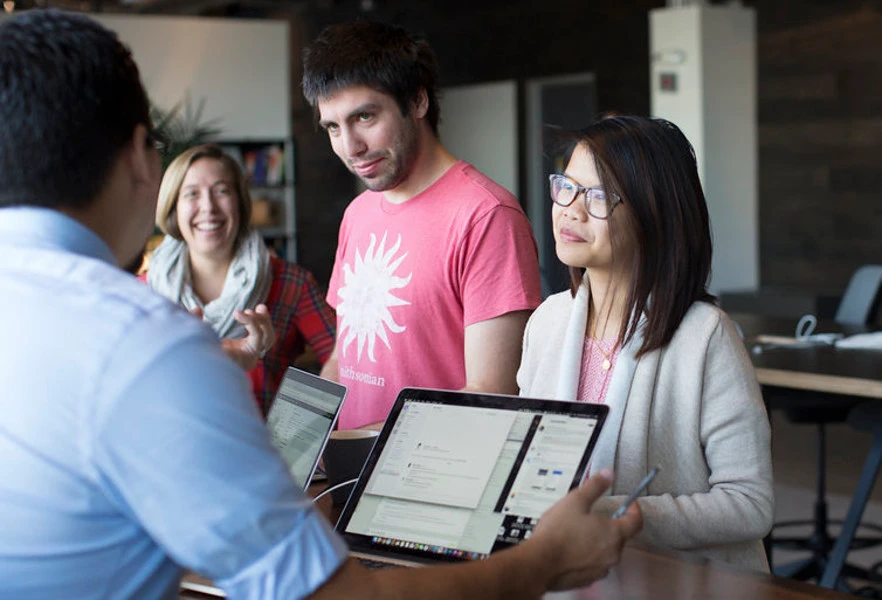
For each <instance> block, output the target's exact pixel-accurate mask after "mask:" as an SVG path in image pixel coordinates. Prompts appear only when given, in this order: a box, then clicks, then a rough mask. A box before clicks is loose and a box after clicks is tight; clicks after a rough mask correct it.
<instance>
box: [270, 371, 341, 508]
mask: <svg viewBox="0 0 882 600" xmlns="http://www.w3.org/2000/svg"><path fill="white" fill-rule="evenodd" d="M345 398H346V387H345V386H342V385H340V384H338V383H334V382H333V381H328V380H327V379H322V378H321V377H318V376H316V375H313V374H311V373H307V372H306V371H301V370H299V369H295V368H294V367H288V370H287V371H285V376H284V378H283V379H282V383H281V385H280V386H279V391H278V392H276V397H275V399H274V400H273V405H272V407H270V411H269V414H268V415H267V418H266V421H267V427H269V431H270V438H271V440H272V444H273V446H274V447H275V448H276V450H278V451H279V454H281V455H282V458H284V459H285V462H286V463H288V467H289V469H290V470H291V476H292V477H293V478H294V481H295V482H296V483H297V484H298V485H299V486H300V487H302V488H303V489H304V490H306V488H307V487H309V484H310V482H311V481H312V479H313V476H314V475H315V471H316V467H317V466H318V463H319V458H321V456H322V452H324V450H325V445H326V444H327V443H328V438H329V437H330V435H331V431H333V429H334V425H335V424H336V423H337V417H338V416H340V409H341V408H342V407H343V400H344V399H345Z"/></svg>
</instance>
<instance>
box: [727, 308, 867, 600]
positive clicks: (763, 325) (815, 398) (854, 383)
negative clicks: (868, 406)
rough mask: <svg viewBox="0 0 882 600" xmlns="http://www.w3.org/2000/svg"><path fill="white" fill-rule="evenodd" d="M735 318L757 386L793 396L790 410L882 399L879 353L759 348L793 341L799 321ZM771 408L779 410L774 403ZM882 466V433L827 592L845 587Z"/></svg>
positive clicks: (822, 327) (829, 571)
mask: <svg viewBox="0 0 882 600" xmlns="http://www.w3.org/2000/svg"><path fill="white" fill-rule="evenodd" d="M730 316H731V317H732V319H733V320H734V321H735V322H736V323H738V324H739V326H740V327H741V328H742V330H743V332H744V338H745V343H746V345H747V348H748V351H750V357H751V361H752V362H753V366H754V368H755V369H756V377H757V380H758V381H759V383H760V384H761V385H763V386H764V387H766V388H773V391H774V392H776V393H778V394H781V393H783V394H784V395H785V396H788V395H789V398H785V400H784V401H785V402H787V406H788V408H790V409H791V410H793V409H798V406H799V402H800V401H802V402H805V403H808V404H811V405H814V406H817V405H818V403H823V404H829V405H830V406H832V407H837V408H838V407H842V408H844V409H851V408H854V407H856V406H858V405H859V404H862V403H865V402H867V401H869V400H880V399H882V352H880V351H879V350H867V349H839V348H836V347H835V346H831V345H808V346H788V345H774V344H763V343H757V341H756V339H757V337H758V336H760V335H761V334H772V335H786V336H793V335H794V332H795V328H796V320H795V319H793V320H791V319H781V318H769V317H760V316H755V315H739V314H733V315H730ZM864 331H866V328H863V327H850V328H844V327H842V326H840V325H838V324H836V323H834V322H832V321H821V322H819V323H818V327H817V328H816V333H832V332H838V333H845V334H853V333H862V332H864ZM769 407H770V408H771V409H774V408H776V405H775V401H774V400H773V401H772V402H770V403H769ZM880 466H882V429H880V430H879V431H878V432H877V433H876V434H874V441H873V445H872V447H871V448H870V451H869V452H868V454H867V457H866V459H865V461H864V466H863V469H862V471H861V476H860V478H859V480H858V481H857V482H855V483H856V485H855V491H854V493H853V495H852V500H851V503H850V506H849V509H848V514H847V515H846V517H845V520H844V522H843V524H842V528H841V530H840V533H839V535H838V536H837V538H836V543H835V545H834V547H833V549H832V551H831V552H830V555H829V561H828V563H827V566H826V568H825V570H824V573H823V574H822V576H821V577H820V584H821V585H822V586H824V587H828V588H834V587H842V582H841V580H840V574H841V572H842V568H843V566H844V564H845V559H846V557H847V555H848V551H849V549H850V547H851V541H852V539H853V538H854V536H855V533H856V531H857V528H858V527H859V525H860V521H861V518H862V517H863V513H864V509H865V508H866V505H867V502H868V500H869V496H870V494H871V493H872V490H873V487H874V485H875V483H876V477H877V475H878V473H879V469H880Z"/></svg>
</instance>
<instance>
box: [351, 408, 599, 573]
mask: <svg viewBox="0 0 882 600" xmlns="http://www.w3.org/2000/svg"><path fill="white" fill-rule="evenodd" d="M597 421H598V420H597V418H595V417H591V416H587V415H584V414H583V415H571V414H557V413H544V412H536V411H525V410H523V411H515V410H504V409H498V408H482V407H474V406H453V405H444V404H436V403H430V402H423V401H411V400H408V401H406V402H405V404H404V406H403V407H402V410H401V413H400V415H399V417H398V419H397V422H396V423H395V425H394V426H393V428H392V431H391V433H390V436H389V439H388V440H387V443H386V445H385V447H384V449H383V451H382V453H381V455H380V457H379V459H378V461H377V464H376V466H375V467H374V469H373V472H372V473H371V477H370V479H369V481H368V482H367V484H366V485H365V488H364V491H363V493H362V496H361V498H359V501H358V504H357V506H356V507H355V509H354V511H353V513H352V516H351V518H350V520H349V523H348V524H347V525H346V529H345V531H346V532H347V533H353V534H360V535H364V536H369V537H370V540H371V542H372V543H373V544H376V545H379V546H391V547H398V548H404V549H408V550H417V551H423V552H429V553H431V554H437V555H448V556H452V557H456V558H466V559H475V558H483V557H485V556H487V555H488V554H489V553H490V552H492V551H494V550H498V549H500V548H503V547H506V546H509V545H512V544H514V543H517V542H518V541H520V540H522V539H526V538H529V537H530V535H531V533H532V531H533V527H534V526H535V525H536V523H537V522H538V520H539V517H540V516H541V515H542V513H543V512H544V511H545V510H546V509H547V508H548V507H550V506H551V505H552V504H554V502H556V501H557V500H559V499H560V498H562V497H563V496H564V495H566V493H567V492H568V491H569V489H570V487H571V485H572V484H573V482H574V478H575V476H576V473H577V471H578V469H579V466H580V463H583V461H582V459H583V456H585V453H586V451H587V449H588V444H589V442H590V440H591V437H592V433H593V432H594V429H595V427H596V425H597ZM585 459H586V460H587V457H585ZM582 466H583V470H584V463H583V464H582Z"/></svg>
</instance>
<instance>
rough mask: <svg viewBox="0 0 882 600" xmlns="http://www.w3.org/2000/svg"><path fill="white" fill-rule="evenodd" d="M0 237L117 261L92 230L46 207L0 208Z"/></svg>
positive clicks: (7, 240) (29, 244) (110, 261)
mask: <svg viewBox="0 0 882 600" xmlns="http://www.w3.org/2000/svg"><path fill="white" fill-rule="evenodd" d="M0 240H3V243H9V244H12V245H28V246H39V247H43V248H57V249H61V250H67V251H68V252H72V253H74V254H80V255H83V256H89V257H92V258H97V259H98V260H103V261H104V262H107V263H110V264H112V265H114V266H116V264H117V262H116V257H115V256H114V255H113V252H111V251H110V247H109V246H108V245H107V243H106V242H105V241H104V240H102V239H101V238H100V237H98V235H97V234H96V233H95V232H94V231H92V230H91V229H89V228H88V227H86V226H85V225H83V224H82V223H80V222H79V221H77V220H75V219H73V218H71V217H69V216H67V215H65V214H63V213H61V212H59V211H57V210H52V209H49V208H39V207H31V206H13V207H7V208H2V209H0Z"/></svg>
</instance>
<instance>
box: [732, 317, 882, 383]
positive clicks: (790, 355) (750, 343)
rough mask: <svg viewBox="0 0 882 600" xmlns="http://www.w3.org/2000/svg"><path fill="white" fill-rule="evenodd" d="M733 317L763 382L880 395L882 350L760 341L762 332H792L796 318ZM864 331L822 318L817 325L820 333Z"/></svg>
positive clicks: (759, 379) (779, 333)
mask: <svg viewBox="0 0 882 600" xmlns="http://www.w3.org/2000/svg"><path fill="white" fill-rule="evenodd" d="M730 316H731V318H732V320H733V321H735V322H736V323H738V325H739V326H740V327H741V329H742V330H743V332H744V339H745V344H746V345H747V349H748V351H749V352H750V359H751V362H753V366H754V368H755V369H756V377H757V380H758V381H759V383H760V384H761V385H767V386H772V387H780V388H785V389H794V390H805V391H809V392H822V393H825V394H836V395H839V396H843V397H846V396H852V397H854V396H857V397H861V398H882V352H879V351H877V350H849V349H843V350H839V349H837V348H835V347H833V346H829V345H810V346H783V345H778V346H776V345H774V344H762V343H758V342H757V341H756V338H757V337H758V336H760V335H762V334H772V335H785V336H792V335H793V333H794V330H795V328H796V321H795V320H793V319H781V318H775V317H761V316H757V315H742V314H737V313H736V314H732V315H730ZM862 331H865V329H864V328H855V327H852V328H847V329H843V327H841V326H840V325H837V324H836V323H834V322H832V321H822V322H820V323H819V324H818V328H817V332H819V333H820V332H823V333H834V332H836V333H839V332H843V333H859V332H862ZM843 399H844V398H843Z"/></svg>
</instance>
